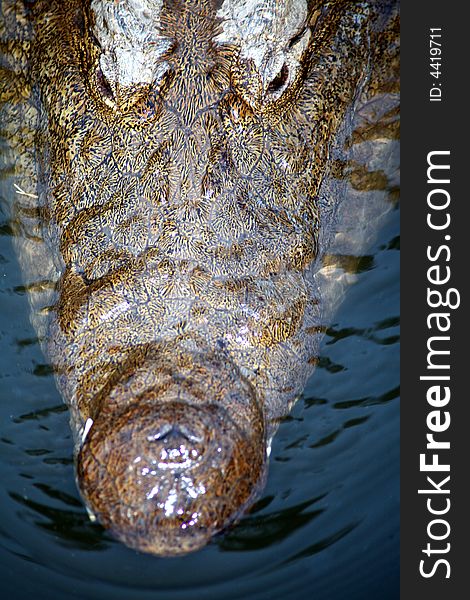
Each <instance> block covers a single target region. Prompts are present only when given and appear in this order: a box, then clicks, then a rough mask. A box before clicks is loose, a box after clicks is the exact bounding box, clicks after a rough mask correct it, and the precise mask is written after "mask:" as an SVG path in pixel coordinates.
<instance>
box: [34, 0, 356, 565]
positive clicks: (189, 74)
mask: <svg viewBox="0 0 470 600" xmlns="http://www.w3.org/2000/svg"><path fill="white" fill-rule="evenodd" d="M367 10H368V8H367V3H351V2H346V1H337V2H328V3H322V2H316V1H309V2H307V0H285V1H283V2H277V1H276V2H275V1H274V0H251V1H250V2H246V1H245V0H223V1H220V0H219V1H215V0H200V1H197V0H188V1H187V2H180V1H177V0H174V1H170V0H166V1H164V0H121V1H120V2H116V1H114V0H90V1H89V2H83V1H82V0H73V1H71V2H68V3H63V2H60V1H59V0H54V1H53V2H46V1H45V0H38V2H35V3H33V4H32V8H31V11H32V14H33V21H34V27H35V36H36V38H35V43H34V45H33V51H32V53H33V54H32V56H33V58H32V66H31V76H32V78H33V80H34V82H35V87H34V93H35V94H37V96H38V98H39V100H38V104H39V106H40V109H39V111H38V112H39V116H40V118H39V129H40V131H39V132H38V135H37V136H35V141H36V144H37V145H38V151H37V156H38V163H39V167H38V195H39V200H38V203H39V204H40V206H41V211H40V212H41V215H43V217H44V223H43V226H44V228H45V234H44V238H45V239H46V240H47V243H48V244H49V245H50V248H51V253H52V254H53V258H54V264H55V266H56V267H57V271H58V272H59V277H60V281H59V284H58V290H59V298H58V301H57V303H56V305H55V307H54V314H53V318H52V319H51V324H50V327H49V336H48V337H49V339H48V342H47V343H48V345H47V353H48V355H49V357H50V358H51V360H52V362H53V363H54V366H55V367H56V370H57V374H58V381H59V386H60V388H61V391H62V392H63V395H64V397H65V399H66V401H67V402H68V404H69V406H70V407H71V409H72V427H73V429H74V433H75V439H76V442H77V452H76V454H77V463H78V471H77V472H78V483H79V486H80V488H81V490H82V493H83V495H84V498H85V500H86V502H87V504H88V505H89V508H90V510H91V512H93V513H95V514H96V516H97V517H98V518H99V520H100V521H101V522H102V523H103V524H104V525H105V526H106V527H108V528H109V529H110V530H111V531H113V532H114V533H115V535H116V536H117V537H118V538H120V539H122V540H123V541H124V542H125V543H127V544H128V545H130V546H132V547H135V548H139V549H141V550H144V551H147V552H153V553H155V554H178V553H181V552H186V551H188V550H194V549H196V548H198V547H200V546H202V545H203V544H205V543H206V542H207V541H208V540H209V539H210V537H211V536H212V535H213V534H214V533H216V532H217V531H220V530H222V529H224V528H225V527H226V526H227V525H228V524H230V523H231V522H233V521H234V519H236V518H237V517H238V516H239V515H240V514H241V513H242V512H243V510H244V509H245V508H246V507H247V505H248V504H249V503H250V502H251V501H252V500H253V498H254V496H255V495H256V493H257V492H258V491H259V489H260V486H261V485H262V483H263V481H264V477H265V465H266V455H267V443H268V440H269V439H270V438H271V437H272V435H273V433H274V430H275V427H276V423H278V421H279V418H280V416H282V415H283V414H285V413H286V412H287V410H288V408H289V406H291V404H292V402H293V401H294V400H295V399H296V398H297V397H298V396H299V394H300V392H301V391H302V387H303V385H304V383H305V381H306V378H307V377H308V375H309V374H310V372H311V365H312V364H314V360H315V357H316V352H317V347H318V337H319V335H320V330H321V327H320V325H321V323H320V318H319V315H318V312H319V309H318V304H319V303H318V301H317V300H316V299H315V297H314V294H315V293H316V290H315V289H314V285H313V284H312V283H311V281H309V280H308V276H307V274H308V273H309V272H311V270H312V265H313V263H314V261H315V260H316V258H317V254H318V246H319V239H320V238H321V236H320V232H321V231H322V228H321V220H322V219H323V225H324V223H325V220H326V215H327V213H328V211H330V212H331V211H332V210H333V207H334V204H335V201H336V200H335V199H334V198H329V197H328V198H327V197H323V198H320V195H321V194H320V190H321V187H322V181H323V180H324V178H325V177H326V174H327V172H328V169H329V166H330V163H331V162H332V161H329V159H330V156H331V151H332V148H333V146H334V141H335V139H336V138H337V137H338V138H339V137H340V136H339V133H338V132H339V131H340V130H341V127H342V124H343V123H344V121H345V115H346V114H347V113H348V111H350V109H351V106H352V105H353V104H354V99H355V98H356V97H357V95H358V93H359V91H358V90H360V88H361V85H362V82H363V81H364V79H365V78H366V77H367V67H366V65H367V57H368V44H367V43H365V42H366V41H367V39H368V38H367V36H368V31H367V18H366V17H367ZM330 170H331V169H330ZM321 202H323V208H324V209H325V210H323V208H321V206H320V203H321ZM322 210H323V213H322ZM143 349H144V350H143ZM201 349H202V350H201ZM85 422H86V423H88V424H90V423H92V425H91V428H89V427H87V428H86V436H84V441H83V439H81V438H82V436H80V435H79V431H80V429H81V428H82V427H83V425H84V423H85Z"/></svg>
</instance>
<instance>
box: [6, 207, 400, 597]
mask: <svg viewBox="0 0 470 600" xmlns="http://www.w3.org/2000/svg"><path fill="white" fill-rule="evenodd" d="M10 238H11V230H10V227H9V226H8V223H7V222H6V221H5V220H3V222H2V223H0V268H1V277H0V302H1V306H2V312H1V315H0V335H1V343H2V349H3V353H2V360H1V365H0V381H1V383H0V410H1V415H0V417H1V421H0V422H1V430H0V456H1V464H0V469H1V471H0V473H1V480H2V486H1V505H0V515H1V517H0V519H1V520H0V544H1V549H0V565H1V566H0V570H1V576H2V582H4V587H3V589H4V590H5V594H6V595H5V597H6V598H8V599H11V600H15V599H19V600H21V599H23V598H25V597H27V594H28V595H31V597H34V598H35V599H39V600H41V599H42V598H44V599H45V598H48V599H52V600H54V599H62V598H81V599H83V598H87V599H88V598H90V599H95V598H96V599H100V600H102V599H106V598H113V599H123V600H124V599H126V600H128V599H129V598H133V599H136V600H144V599H149V600H150V598H151V599H152V600H154V599H159V598H161V599H162V600H179V599H183V598H184V599H185V600H187V599H191V598H201V597H204V598H206V599H211V598H214V599H216V598H217V599H219V598H242V597H249V598H256V599H258V598H259V599H260V600H261V599H265V598H266V599H268V598H279V599H281V598H283V599H284V598H286V599H290V598H292V599H297V598H299V599H302V598H316V599H318V600H330V599H331V600H336V599H342V598H346V597H347V598H348V599H353V600H354V599H358V600H360V599H364V598H381V599H385V600H387V599H389V598H390V599H392V598H397V597H398V549H399V548H398V493H399V492H398V394H399V388H398V379H399V377H398V351H397V350H398V344H399V317H398V292H399V290H398V269H399V266H398V255H399V252H398V250H399V238H398V211H397V210H395V211H393V212H392V213H391V215H390V217H389V219H388V221H387V224H386V225H385V227H384V230H383V232H382V235H381V237H380V240H379V241H378V242H377V243H376V244H375V246H374V247H373V248H372V249H371V251H370V252H369V254H368V255H367V256H364V257H363V258H362V259H361V260H360V261H359V265H358V268H357V270H356V273H357V279H358V280H357V283H356V285H355V286H353V287H352V288H351V289H350V290H349V293H348V295H347V297H346V300H345V302H344V303H343V305H342V307H341V309H340V311H339V312H338V314H337V315H336V317H335V318H334V321H333V323H331V326H330V327H329V329H328V330H327V332H326V336H325V339H324V343H323V350H322V356H321V359H320V361H319V364H318V367H317V370H316V373H315V374H314V375H313V377H312V379H311V381H310V383H309V385H308V387H307V389H306V391H305V394H304V397H303V399H301V400H300V401H299V402H298V403H297V405H296V406H295V407H294V409H293V411H292V413H291V415H289V416H288V417H286V418H285V419H284V420H283V422H282V423H281V425H280V428H279V432H278V434H277V435H276V437H275V438H274V442H273V449H272V454H271V468H270V473H269V480H268V484H267V487H266V489H265V491H264V493H263V495H262V497H261V499H260V500H259V501H258V502H257V503H256V504H255V505H254V506H253V507H252V509H251V511H250V513H249V514H247V515H246V516H245V517H244V518H243V519H242V521H241V522H240V524H239V525H238V526H236V527H233V528H232V529H231V530H230V531H228V532H227V533H225V534H224V535H219V536H217V537H216V538H215V539H214V540H213V542H212V543H211V544H210V545H209V546H208V547H207V548H205V549H204V550H202V551H200V552H197V553H195V554H194V555H190V556H187V557H180V558H174V559H162V558H154V557H151V556H146V555H142V554H138V553H136V552H133V551H132V550H129V549H127V548H125V547H124V546H122V545H121V544H119V543H118V542H116V541H114V540H113V539H111V538H110V537H109V535H108V534H107V533H106V532H105V531H104V530H103V529H102V528H101V527H100V526H99V525H98V524H93V523H91V522H90V520H89V519H88V516H87V513H86V510H85V508H84V506H83V504H82V502H81V500H80V498H79V496H78V492H77V490H76V487H75V482H74V474H73V458H72V440H71V434H70V430H69V427H68V415H67V410H66V408H65V406H64V405H63V404H62V402H61V399H60V396H59V394H58V392H57V391H56V389H55V385H54V381H53V377H52V374H51V371H50V368H49V366H48V365H47V364H45V362H44V358H43V356H42V354H41V352H40V350H39V346H38V342H37V339H36V337H35V334H34V332H33V329H32V327H31V325H30V324H29V321H28V310H29V309H28V305H27V299H26V296H25V294H24V288H22V287H21V286H22V283H21V278H20V274H19V272H18V267H17V263H16V260H15V257H14V255H13V251H12V248H11V239H10Z"/></svg>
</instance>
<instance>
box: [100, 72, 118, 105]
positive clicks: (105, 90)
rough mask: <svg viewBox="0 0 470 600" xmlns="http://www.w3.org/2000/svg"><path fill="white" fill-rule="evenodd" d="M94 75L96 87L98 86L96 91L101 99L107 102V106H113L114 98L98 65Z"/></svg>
mask: <svg viewBox="0 0 470 600" xmlns="http://www.w3.org/2000/svg"><path fill="white" fill-rule="evenodd" d="M95 76H96V87H97V88H98V92H99V94H100V96H101V97H102V99H103V101H104V102H105V103H106V104H108V106H115V104H116V98H115V97H114V93H113V90H112V88H111V86H110V85H109V81H108V80H107V79H106V76H105V75H104V73H103V71H102V70H101V68H100V67H98V68H97V69H96V72H95Z"/></svg>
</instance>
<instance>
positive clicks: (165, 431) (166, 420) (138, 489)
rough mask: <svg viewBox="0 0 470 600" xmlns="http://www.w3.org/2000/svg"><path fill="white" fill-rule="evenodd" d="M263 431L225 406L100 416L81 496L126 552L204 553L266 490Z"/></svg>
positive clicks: (85, 450)
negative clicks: (128, 548) (129, 549)
mask: <svg viewBox="0 0 470 600" xmlns="http://www.w3.org/2000/svg"><path fill="white" fill-rule="evenodd" d="M265 462H266V460H265V449H264V438H263V435H262V429H260V430H258V431H253V430H251V431H244V430H243V429H242V428H241V427H240V426H239V425H237V424H236V423H235V422H234V421H233V420H232V419H231V416H230V414H228V412H227V411H226V410H225V409H224V408H221V407H220V406H216V405H214V404H211V403H210V402H208V403H205V404H202V405H193V404H190V403H186V402H181V401H171V402H163V403H162V402H156V403H153V402H152V403H148V404H145V403H144V404H142V403H141V402H139V401H137V400H136V401H135V402H134V403H131V404H130V405H128V406H127V407H126V408H125V409H124V410H122V411H121V412H120V413H119V414H114V415H110V414H109V413H108V414H107V415H106V416H102V417H101V418H100V416H98V418H97V419H96V420H95V422H94V424H93V427H92V429H91V430H90V432H89V434H88V436H87V438H86V440H85V443H84V445H83V447H82V449H81V451H80V453H79V456H78V479H79V486H80V488H81V492H82V494H83V496H84V498H85V500H86V502H87V504H88V506H89V508H90V509H91V510H92V511H93V513H95V514H96V516H97V517H98V518H99V520H100V521H101V522H102V523H103V525H105V526H106V527H107V528H109V529H110V530H111V532H112V533H113V534H114V535H115V536H116V537H117V538H118V539H120V540H121V541H123V542H124V543H126V544H127V545H129V546H131V547H133V548H135V549H138V550H141V551H144V552H150V553H153V554H157V555H176V554H181V553H185V552H188V551H192V550H196V549H198V548H200V547H202V546H204V545H205V544H206V543H207V542H208V541H209V540H210V538H211V537H212V536H213V535H214V534H215V533H216V532H217V531H220V530H222V529H224V528H225V527H226V526H227V525H228V524H230V523H231V522H232V521H233V520H235V519H236V518H237V517H238V516H240V514H241V513H242V512H243V510H244V508H246V506H247V504H248V503H249V502H250V501H251V500H252V497H253V495H254V493H256V491H257V490H258V489H259V486H260V485H262V483H263V479H264V477H263V476H264V471H265Z"/></svg>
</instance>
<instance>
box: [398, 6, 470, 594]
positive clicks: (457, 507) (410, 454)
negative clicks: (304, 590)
mask: <svg viewBox="0 0 470 600" xmlns="http://www.w3.org/2000/svg"><path fill="white" fill-rule="evenodd" d="M467 6H468V5H467V4H466V3H463V2H462V3H461V2H450V1H447V2H444V1H437V0H428V1H427V2H422V3H420V2H412V1H411V0H409V1H408V2H403V3H402V5H401V69H402V70H401V84H402V87H401V100H402V126H403V129H402V137H401V154H402V268H401V273H402V285H401V312H402V323H403V327H402V344H403V345H402V371H401V372H402V409H401V423H402V425H401V438H402V442H401V468H402V487H401V598H403V599H404V600H408V599H415V598H426V600H434V599H435V598H436V599H437V598H440V599H441V598H446V600H452V599H454V598H455V599H457V598H462V597H466V595H467V594H468V586H467V585H466V580H467V578H470V569H469V567H468V566H467V564H466V563H467V561H466V555H467V554H468V549H467V543H466V541H467V540H466V537H467V536H468V535H469V534H470V525H469V520H468V517H467V511H468V509H469V508H470V502H469V492H468V487H469V485H468V483H467V479H468V478H469V473H468V472H469V468H468V465H467V464H466V463H467V457H469V458H470V453H469V450H468V446H467V440H468V441H469V442H470V431H469V429H470V421H469V418H468V413H469V411H468V404H469V403H470V398H469V393H468V390H467V389H466V386H465V379H466V378H465V373H466V371H467V372H468V371H469V370H470V367H469V366H468V362H469V361H468V358H467V357H469V356H470V349H469V340H468V334H469V333H470V327H469V326H468V322H467V319H468V318H469V317H467V315H466V311H467V306H468V303H467V298H468V283H467V280H468V277H466V274H467V272H468V271H469V267H468V257H469V256H470V249H469V248H470V246H469V243H470V230H469V227H468V222H469V219H468V216H467V215H468V212H469V206H470V202H469V192H468V190H467V189H466V186H465V183H466V179H467V174H470V163H468V160H467V155H468V149H467V148H468V146H469V134H470V127H469V118H470V117H469V113H470V110H469V109H470V103H469V101H468V97H467V96H468V92H467V91H466V90H467V89H468V83H469V79H470V75H469V73H470V66H469V62H468V58H467V57H468V49H467V45H468V42H469V40H470V28H469V20H468V12H469V11H468V8H467ZM439 35H440V36H441V37H439ZM431 36H435V37H431ZM439 43H440V44H441V45H440V46H439V45H438V44H439ZM434 49H440V51H441V52H440V53H439V52H438V50H434ZM439 58H440V60H438V59H439ZM432 152H434V154H430V153H432ZM438 152H439V154H438ZM430 162H431V163H433V164H436V165H437V164H439V165H441V166H445V165H448V166H450V169H440V168H434V169H432V168H431V170H430V171H429V173H427V171H428V167H429V163H430ZM428 176H429V177H428ZM448 179H449V180H450V182H449V183H447V180H448ZM428 219H429V220H428ZM433 267H434V268H433ZM430 269H431V270H430ZM452 290H453V291H452ZM439 293H440V294H441V296H439ZM441 298H442V300H441ZM446 300H447V304H448V305H449V306H445V305H444V304H445V303H446ZM459 303H460V305H459V306H458V307H457V304H459ZM431 304H434V307H433V306H431ZM451 306H454V307H455V308H451ZM433 314H434V315H437V314H440V315H441V316H440V317H438V316H431V315H433ZM433 338H434V339H433ZM447 338H449V339H447ZM430 349H431V350H430ZM437 350H439V351H441V350H442V351H446V352H447V351H449V354H437V353H435V354H433V353H432V352H434V351H437ZM428 361H430V362H428ZM438 367H440V368H438ZM446 367H448V368H446ZM438 376H439V377H441V378H442V377H448V379H436V377H438ZM423 378H424V379H423ZM431 388H434V390H431ZM446 388H447V389H446ZM446 394H450V398H449V399H446ZM449 419H450V424H449ZM438 429H441V430H442V431H437V430H438ZM427 435H432V437H431V438H427V437H426V436H427ZM438 442H441V445H438ZM447 442H448V443H450V448H449V449H447V448H446V447H445V445H446V443H447ZM427 444H429V445H430V447H429V448H427ZM420 455H424V458H423V464H422V465H421V467H420ZM432 461H435V463H436V467H435V470H425V469H431V468H433V467H432ZM430 465H431V466H430ZM445 465H449V471H445V470H440V469H445V468H446V466H445ZM428 477H429V478H430V479H428ZM447 477H450V478H449V479H447ZM418 490H422V493H419V492H418ZM432 511H434V513H433V512H432ZM438 512H440V514H437V513H438ZM437 538H440V539H437ZM438 561H440V562H438ZM462 594H463V595H462Z"/></svg>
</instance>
